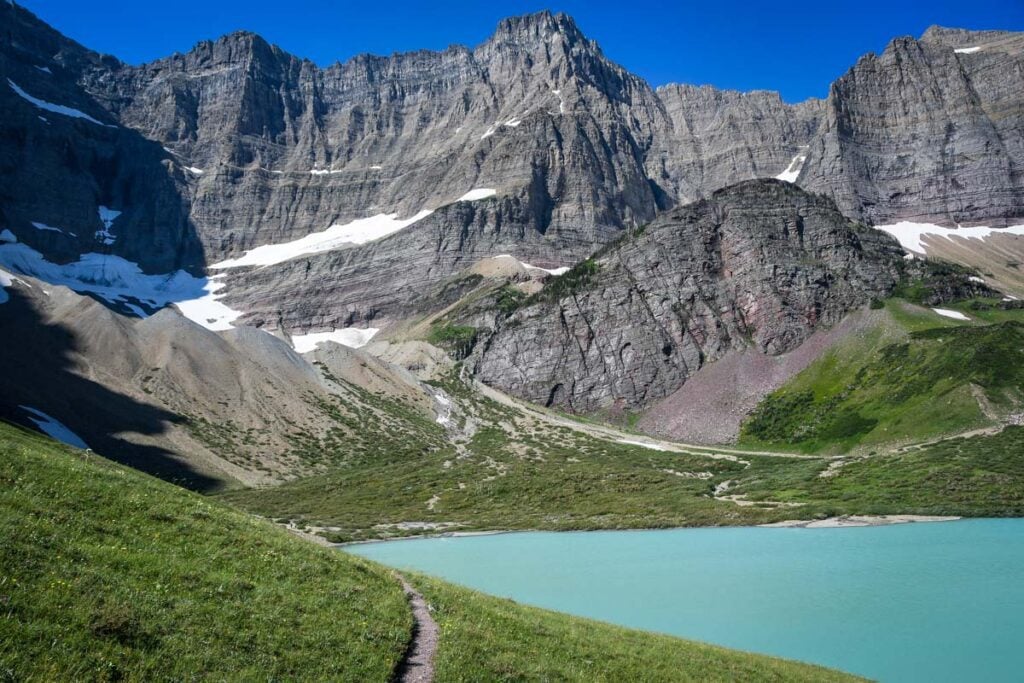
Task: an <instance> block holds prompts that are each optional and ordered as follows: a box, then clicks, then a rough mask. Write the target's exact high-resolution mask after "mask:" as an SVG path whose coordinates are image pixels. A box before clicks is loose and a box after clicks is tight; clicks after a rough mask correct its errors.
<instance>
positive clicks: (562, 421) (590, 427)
mask: <svg viewBox="0 0 1024 683" xmlns="http://www.w3.org/2000/svg"><path fill="white" fill-rule="evenodd" d="M466 379H467V380H468V381H470V382H472V384H473V387H474V388H475V389H476V390H477V391H478V392H480V393H481V394H482V395H484V396H486V397H487V398H489V399H491V400H493V401H496V402H498V403H500V404H502V405H504V406H508V407H510V408H515V409H516V410H519V411H522V412H523V413H526V414H528V415H530V416H531V417H533V418H535V419H539V420H542V421H544V422H547V423H549V424H553V425H557V426H560V427H569V428H570V429H573V430H575V431H577V432H582V433H584V434H587V435H588V436H592V437H595V438H598V439H603V440H606V441H615V442H619V443H621V442H626V443H630V444H633V445H638V446H645V447H647V448H652V449H654V450H660V451H671V452H674V453H687V454H690V455H703V456H705V457H708V458H717V459H720V460H732V461H734V462H745V461H744V460H743V459H742V458H741V457H740V456H744V455H762V456H768V457H775V458H797V459H801V460H828V459H831V458H832V456H827V455H807V454H805V453H784V452H780V451H747V450H742V449H738V448H721V447H718V446H695V445H692V444H681V443H676V442H674V441H663V440H661V439H656V438H654V437H649V436H641V435H637V434H631V433H629V432H623V431H620V430H618V429H615V428H614V427H610V426H606V425H601V424H595V423H587V422H579V421H576V420H573V419H570V418H567V417H563V416H562V415H559V414H558V413H555V412H553V411H550V410H548V409H546V408H541V407H540V406H535V405H532V404H530V403H527V402H525V401H520V400H518V399H516V398H513V397H512V396H509V395H508V394H505V393H503V392H501V391H498V390H497V389H494V388H492V387H489V386H487V385H486V384H483V383H482V382H478V381H476V380H472V379H469V378H466Z"/></svg>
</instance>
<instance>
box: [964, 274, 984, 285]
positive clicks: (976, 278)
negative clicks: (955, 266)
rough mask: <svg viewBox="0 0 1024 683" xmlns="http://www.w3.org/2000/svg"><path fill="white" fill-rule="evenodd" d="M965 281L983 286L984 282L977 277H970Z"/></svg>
mask: <svg viewBox="0 0 1024 683" xmlns="http://www.w3.org/2000/svg"><path fill="white" fill-rule="evenodd" d="M967 279H968V280H970V281H971V282H977V283H979V284H985V281H984V280H983V279H981V278H980V277H978V276H977V275H972V276H970V277H969V278H967Z"/></svg>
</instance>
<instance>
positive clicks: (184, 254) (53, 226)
mask: <svg viewBox="0 0 1024 683" xmlns="http://www.w3.org/2000/svg"><path fill="white" fill-rule="evenodd" d="M116 66H117V63H116V62H114V61H113V60H109V59H105V58H101V57H100V56H99V55H96V54H94V53H91V52H89V51H88V50H86V49H85V48H82V47H81V46H80V45H78V44H76V43H74V42H72V41H70V40H68V39H66V38H64V37H63V36H61V35H60V34H59V33H57V32H56V31H54V30H52V29H50V28H49V27H48V26H46V25H45V24H42V23H41V22H39V21H37V20H35V18H34V17H32V16H31V15H30V14H29V13H28V12H26V11H25V10H23V9H22V8H20V7H16V6H14V5H13V4H10V3H6V2H5V3H0V231H3V230H10V231H11V232H12V233H13V234H15V235H17V237H18V238H19V240H20V241H22V242H25V243H27V244H29V245H31V246H32V247H34V248H35V249H37V250H39V251H41V252H42V253H44V254H45V255H46V256H47V257H48V258H50V259H51V260H54V261H66V260H70V259H73V258H75V257H77V256H78V255H79V254H82V253H88V252H101V253H117V254H120V255H122V256H125V257H126V258H128V259H130V260H133V261H137V262H139V263H141V264H143V265H144V266H145V267H146V268H148V269H151V270H152V271H156V272H167V271H169V270H174V269H177V268H187V269H189V270H192V271H193V272H198V271H201V270H202V267H203V264H204V257H203V251H202V248H201V245H200V241H199V239H198V237H197V235H196V232H195V230H194V226H193V224H192V221H191V219H190V216H189V207H190V201H191V200H190V191H189V186H188V183H187V179H186V178H185V176H184V171H181V170H180V169H176V168H174V167H172V166H171V165H169V164H168V162H167V161H166V157H167V154H166V153H165V152H164V151H163V150H162V149H161V146H160V144H159V143H158V142H155V141H153V140H149V139H147V138H145V137H144V136H143V135H141V134H140V133H139V132H138V131H136V130H133V129H132V128H129V127H125V126H123V125H121V123H120V122H119V121H118V119H117V118H116V117H115V116H113V115H111V113H110V112H108V111H106V110H104V108H103V107H102V106H101V104H100V103H99V102H97V101H96V100H95V99H94V98H93V96H92V95H91V94H90V93H89V91H88V90H86V89H83V88H81V87H80V86H79V85H78V83H77V82H76V79H77V77H78V75H79V74H80V73H82V72H83V71H87V70H104V69H110V68H115V67H116ZM101 206H102V207H106V208H107V209H110V210H112V211H120V215H117V216H116V218H113V219H111V218H110V216H113V215H114V214H111V213H106V214H105V215H106V216H107V218H108V220H111V221H112V224H111V225H110V226H109V228H108V226H106V225H105V224H104V222H103V218H101V216H100V207H101Z"/></svg>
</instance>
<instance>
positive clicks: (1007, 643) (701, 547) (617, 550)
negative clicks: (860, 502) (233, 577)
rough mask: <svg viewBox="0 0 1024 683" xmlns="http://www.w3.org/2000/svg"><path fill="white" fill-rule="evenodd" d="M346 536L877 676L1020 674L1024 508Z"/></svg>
mask: <svg viewBox="0 0 1024 683" xmlns="http://www.w3.org/2000/svg"><path fill="white" fill-rule="evenodd" d="M346 551H348V552H352V553H354V554H358V555H362V556H364V557H367V558H370V559H373V560H376V561H378V562H382V563H384V564H387V565H390V566H393V567H397V568H409V569H415V570H419V571H422V572H425V573H428V574H432V575H434V576H438V577H442V578H445V579H447V580H449V581H452V582H455V583H459V584H462V585H465V586H470V587H472V588H476V589H478V590H481V591H484V592H486V593H490V594H492V595H498V596H503V597H509V598H512V599H514V600H517V601H519V602H522V603H527V604H531V605H537V606H540V607H547V608H550V609H554V610H559V611H561V612H568V613H570V614H576V615H580V616H585V617H592V618H594V619H600V620H602V621H607V622H612V623H616V624H621V625H623V626H630V627H634V628H641V629H647V630H651V631H660V632H663V633H670V634H673V635H677V636H681V637H684V638H690V639H694V640H702V641H706V642H709V643H716V644H719V645H725V646H727V647H732V648H737V649H741V650H748V651H751V652H762V653H766V654H772V655H777V656H780V657H787V658H790V659H799V660H803V661H807V662H814V663H817V664H823V665H825V666H831V667H835V668H839V669H843V670H845V671H849V672H851V673H856V674H860V675H863V676H867V677H870V678H875V679H879V680H882V681H1022V680H1024V520H1020V519H1006V520H1003V519H985V520H969V521H958V522H942V523H931V524H904V525H897V526H885V527H863V528H843V529H763V528H750V527H746V528H725V529H721V528H719V529H674V530H666V531H598V532H579V533H546V532H526V533H510V534H499V535H493V536H473V537H462V538H435V539H422V540H408V541H392V542H388V543H374V544H366V545H358V546H349V547H347V548H346Z"/></svg>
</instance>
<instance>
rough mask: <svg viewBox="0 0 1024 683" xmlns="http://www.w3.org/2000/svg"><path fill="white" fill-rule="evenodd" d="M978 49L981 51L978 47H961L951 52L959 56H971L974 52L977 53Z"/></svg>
mask: <svg viewBox="0 0 1024 683" xmlns="http://www.w3.org/2000/svg"><path fill="white" fill-rule="evenodd" d="M980 49H981V47H978V46H975V47H961V48H957V49H956V50H953V52H956V53H957V54H961V55H973V54H974V53H975V52H977V51H978V50H980Z"/></svg>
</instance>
